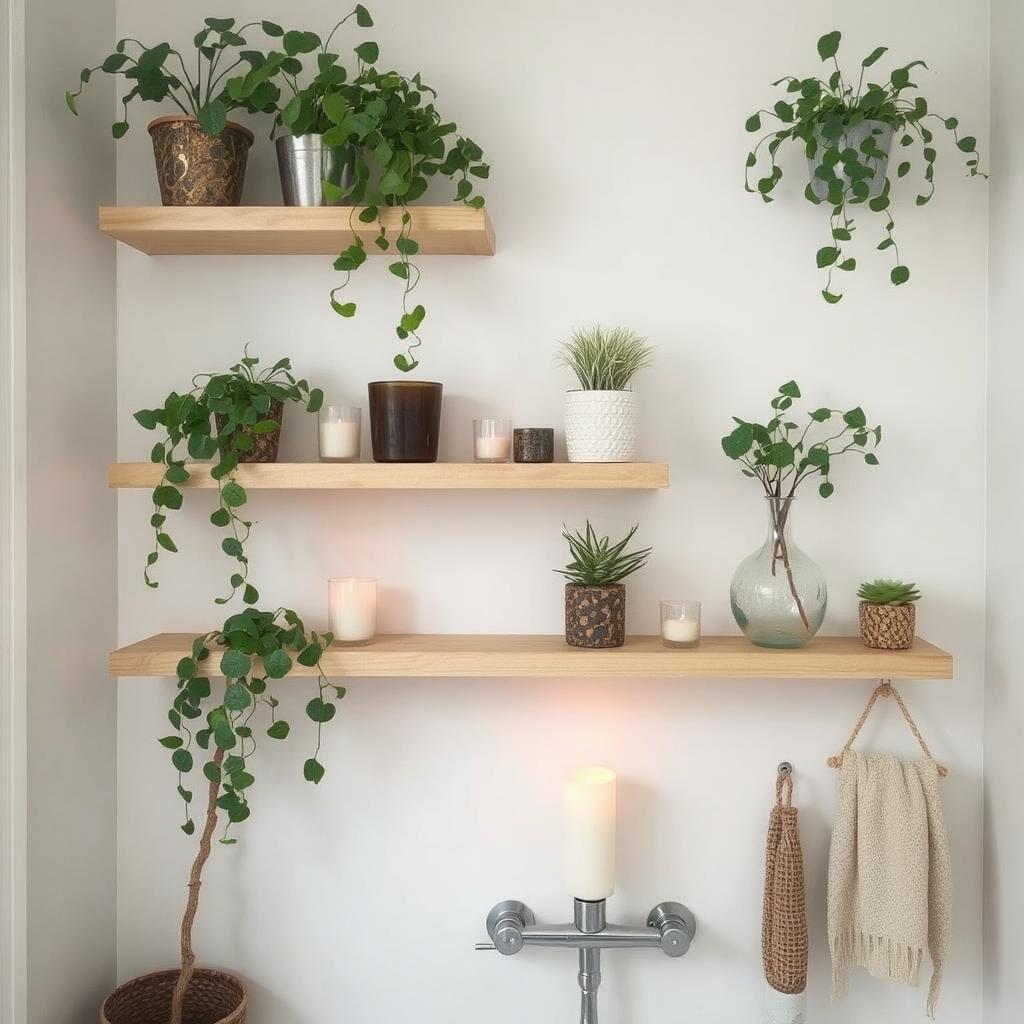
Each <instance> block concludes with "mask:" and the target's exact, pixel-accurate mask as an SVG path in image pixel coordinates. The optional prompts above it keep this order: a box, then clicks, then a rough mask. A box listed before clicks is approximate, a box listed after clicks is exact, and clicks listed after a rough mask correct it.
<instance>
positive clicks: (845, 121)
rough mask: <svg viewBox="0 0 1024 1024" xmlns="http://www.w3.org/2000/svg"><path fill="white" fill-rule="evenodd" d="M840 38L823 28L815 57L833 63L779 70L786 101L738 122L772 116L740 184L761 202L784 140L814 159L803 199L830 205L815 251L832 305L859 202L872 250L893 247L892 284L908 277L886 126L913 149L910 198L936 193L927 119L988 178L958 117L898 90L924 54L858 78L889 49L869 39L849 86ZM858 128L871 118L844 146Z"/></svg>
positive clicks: (846, 267)
mask: <svg viewBox="0 0 1024 1024" xmlns="http://www.w3.org/2000/svg"><path fill="white" fill-rule="evenodd" d="M841 38H842V37H841V35H840V33H839V32H829V33H828V34H827V35H824V36H822V37H821V39H819V40H818V55H819V56H820V57H821V59H822V60H823V61H825V62H826V63H830V64H831V65H832V66H834V70H832V71H831V72H830V73H829V76H828V78H827V79H822V78H818V77H816V76H811V77H809V78H797V77H794V76H792V75H786V76H785V77H783V78H780V79H779V80H778V81H776V82H774V83H773V85H775V86H776V87H779V86H784V87H785V92H786V95H787V96H788V97H789V99H788V100H781V99H780V100H779V101H778V102H777V103H776V104H775V105H774V107H773V108H772V109H771V110H763V109H762V110H759V111H757V113H755V114H753V115H752V116H751V117H749V118H748V119H747V122H746V130H747V131H748V132H752V133H753V132H760V131H761V130H762V117H768V118H774V119H775V120H776V121H777V122H778V123H777V125H776V127H775V128H773V129H771V130H770V131H768V132H767V134H765V135H763V136H762V137H761V138H760V139H759V140H758V142H757V144H756V145H755V146H754V148H753V150H752V151H751V152H750V153H748V154H747V161H746V172H745V182H746V190H747V191H748V192H756V193H757V194H758V195H760V196H761V198H762V199H763V200H764V202H766V203H770V202H772V193H773V192H774V191H775V189H776V188H777V187H778V184H779V182H780V181H782V168H781V167H780V166H779V164H778V162H777V157H778V152H779V149H780V147H781V146H782V145H783V144H794V145H796V146H798V147H799V148H800V150H801V151H802V152H803V153H804V154H805V155H806V157H807V159H808V160H809V161H811V163H812V166H813V177H814V179H815V181H816V182H817V183H818V188H817V190H815V188H814V187H813V186H811V185H808V186H807V188H806V189H805V191H804V196H805V198H806V199H807V200H808V201H809V202H811V203H814V204H815V205H820V204H822V203H824V204H825V205H826V206H827V207H829V209H830V215H829V232H830V238H829V242H828V245H826V246H824V247H822V248H820V249H818V252H817V256H816V263H817V266H818V268H819V269H820V270H824V271H825V272H826V275H827V276H826V280H825V287H824V288H823V289H822V293H821V294H822V297H823V298H824V300H825V301H826V302H827V303H829V304H835V303H837V302H839V300H840V299H841V298H842V297H843V296H842V294H841V293H839V292H834V291H833V290H832V278H833V274H834V273H835V271H836V270H839V271H841V272H844V273H848V272H850V271H852V270H854V269H856V266H857V263H856V260H855V259H853V258H852V257H849V258H846V257H844V255H843V252H844V250H843V247H842V243H843V242H849V241H851V240H852V239H853V235H854V232H855V231H856V230H857V225H856V223H855V221H854V216H853V215H854V212H855V209H854V208H855V207H857V206H861V205H865V204H866V205H867V207H868V209H869V210H870V211H871V212H872V213H877V214H879V215H880V216H881V218H882V221H883V230H884V232H885V236H884V237H883V238H882V240H881V241H880V242H879V243H878V245H877V248H878V249H879V250H881V251H885V250H888V249H891V250H892V253H891V256H892V259H893V266H892V269H891V271H890V274H889V277H890V280H891V281H892V283H893V284H894V285H900V284H905V283H906V282H907V281H909V280H910V269H909V268H908V267H907V266H905V265H904V264H903V263H902V262H901V260H900V252H899V246H898V245H897V244H896V240H895V238H894V237H893V230H894V228H895V226H896V225H895V221H894V219H893V215H892V211H891V200H892V196H891V190H892V180H893V178H892V175H891V171H890V170H888V165H887V156H886V153H885V152H884V150H883V149H882V148H881V147H880V146H879V145H878V138H879V136H880V135H882V134H883V132H884V131H885V130H887V129H890V128H891V129H892V130H893V131H894V132H895V135H896V137H897V138H898V140H899V146H900V148H901V149H905V150H906V151H907V155H908V156H909V155H911V154H912V152H913V149H914V147H916V148H917V149H918V150H919V152H920V164H921V168H922V177H923V180H924V186H923V191H922V192H921V193H920V194H919V195H918V196H917V200H916V203H917V205H918V206H924V205H925V204H926V203H928V202H929V200H930V199H931V197H932V195H933V193H934V191H935V185H934V173H935V159H936V151H935V149H934V148H933V146H932V143H933V141H934V133H933V131H932V130H931V128H929V127H928V123H930V122H933V121H938V122H939V127H940V128H944V129H945V130H947V131H948V132H950V133H951V134H952V136H953V141H954V143H955V144H956V147H957V149H958V150H959V151H960V152H961V153H963V154H965V156H966V164H967V173H968V174H969V175H970V176H971V177H976V176H978V175H981V176H982V177H987V175H986V174H984V173H983V172H982V171H981V169H980V166H979V158H978V153H977V144H976V140H975V139H974V137H973V136H969V135H968V136H961V135H960V134H959V132H958V127H959V122H958V121H957V119H956V118H955V117H944V116H942V115H939V114H936V113H934V112H933V111H931V110H930V108H929V105H928V101H927V100H926V99H925V98H924V97H923V96H920V95H915V96H914V98H913V101H911V100H910V99H909V98H908V96H907V95H906V94H907V93H908V92H911V91H914V90H916V89H917V85H916V83H915V82H913V81H912V80H911V74H912V72H913V71H914V69H915V68H924V69H927V65H926V64H925V62H924V61H923V60H914V61H911V62H910V63H909V64H905V65H903V66H902V67H898V68H896V69H895V70H893V71H892V72H891V73H890V75H889V77H888V79H887V80H885V81H882V82H873V81H870V80H868V81H865V75H866V74H867V72H868V69H869V68H871V67H873V66H874V65H875V63H876V62H877V61H878V60H879V58H880V57H881V56H882V55H883V54H884V53H886V51H887V47H884V46H879V47H876V48H875V49H874V50H872V51H871V53H869V54H868V55H867V56H866V57H865V58H864V59H863V60H862V61H861V63H860V70H859V74H858V78H857V86H856V88H854V87H853V85H851V84H850V80H848V79H846V78H845V77H844V76H843V73H842V70H841V69H840V67H839V62H838V60H837V58H836V54H837V53H838V51H839V43H840V39H841ZM864 126H869V128H870V131H869V134H868V135H867V137H866V138H865V140H864V142H863V143H861V144H860V145H859V146H858V147H857V148H854V147H853V146H851V145H850V144H849V139H848V136H849V134H850V133H851V132H854V131H856V130H860V131H863V130H864ZM762 147H764V148H765V151H766V152H767V159H768V166H767V167H765V166H764V160H763V155H762V153H761V150H762ZM883 167H886V168H887V169H886V172H885V174H884V175H883V176H882V185H881V187H880V189H879V190H878V192H877V194H872V189H871V181H872V179H873V178H874V176H875V174H876V172H878V171H879V170H880V169H881V168H883ZM910 170H911V162H910V160H908V159H903V160H901V161H900V162H899V163H898V165H897V168H896V175H895V177H896V178H903V177H905V176H906V175H907V174H908V173H909V172H910ZM752 181H754V184H753V185H752V184H751V182H752ZM820 192H825V193H826V195H825V197H824V198H822V197H821V196H820V195H819V194H818V193H820Z"/></svg>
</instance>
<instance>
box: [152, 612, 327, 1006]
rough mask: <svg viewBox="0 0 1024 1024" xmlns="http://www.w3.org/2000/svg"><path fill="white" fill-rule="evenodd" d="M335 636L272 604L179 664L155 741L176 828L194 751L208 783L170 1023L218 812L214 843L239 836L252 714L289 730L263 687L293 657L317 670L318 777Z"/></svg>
mask: <svg viewBox="0 0 1024 1024" xmlns="http://www.w3.org/2000/svg"><path fill="white" fill-rule="evenodd" d="M333 640H334V638H333V636H332V635H331V634H330V633H323V634H318V633H316V632H311V633H309V634H307V633H306V629H305V626H304V624H303V622H302V620H301V619H300V618H299V617H298V615H296V614H295V612H293V611H291V610H289V609H286V608H278V609H277V611H274V612H269V611H258V610H257V609H255V608H246V609H245V610H244V611H242V612H239V613H238V614H237V615H232V616H230V617H229V618H228V619H227V620H226V621H225V623H224V625H223V626H222V627H221V628H220V629H216V630H213V631H211V632H209V633H206V634H204V635H203V636H199V637H196V639H195V640H194V641H193V642H192V652H191V655H190V656H188V657H185V658H182V659H181V661H179V662H178V666H177V678H178V688H177V693H176V695H175V697H174V702H173V704H172V705H171V708H170V710H169V711H168V712H167V717H168V719H169V720H170V723H171V725H172V726H173V728H174V731H173V732H172V733H171V734H169V735H167V736H164V737H163V738H162V739H161V740H160V743H161V745H162V746H164V747H165V748H167V749H168V750H170V751H171V763H172V765H173V766H174V768H175V769H176V771H177V773H178V795H179V796H180V797H181V799H182V800H183V801H184V804H185V823H184V824H183V825H182V826H181V829H182V831H183V832H184V833H185V834H186V835H189V836H191V835H193V834H194V833H195V822H194V821H193V819H192V815H191V813H190V807H191V804H192V799H193V793H192V791H191V789H187V788H186V786H185V783H186V782H187V781H188V776H189V774H190V773H191V772H192V770H193V768H194V767H195V763H196V759H197V755H198V752H199V750H202V751H204V752H206V753H207V754H209V755H210V756H209V759H208V760H206V761H205V763H204V764H203V769H202V771H203V775H204V777H205V778H206V780H207V782H208V783H209V786H208V791H207V804H206V813H205V821H204V826H203V831H202V833H201V836H200V840H199V849H198V851H197V853H196V857H195V860H194V861H193V864H192V870H191V872H190V874H189V883H188V899H187V902H186V904H185V913H184V916H183V919H182V925H181V972H180V974H179V975H178V979H177V983H176V986H175V990H174V995H173V999H172V1004H171V1024H181V1019H182V1008H183V1005H184V997H185V993H186V991H187V989H188V986H189V982H190V981H191V979H192V975H193V972H194V968H195V959H196V958H195V953H194V951H193V949H192V927H193V924H194V923H195V917H196V912H197V910H198V908H199V890H200V886H201V884H202V872H203V868H204V866H205V865H206V861H207V859H208V858H209V856H210V850H211V845H212V840H213V833H214V830H215V829H216V827H217V814H218V811H223V812H224V813H225V814H226V815H227V823H226V825H225V828H224V834H223V835H222V836H221V839H220V842H221V843H222V844H224V845H232V844H234V843H235V842H236V840H235V839H234V837H232V836H230V835H229V830H230V828H231V826H232V825H234V824H238V823H240V822H243V821H245V820H246V819H247V818H248V817H249V815H250V805H249V791H250V787H251V786H252V785H253V784H254V783H255V781H256V779H255V777H254V775H253V774H252V771H251V768H252V758H253V755H254V754H255V752H256V750H257V747H258V739H257V736H258V730H257V728H256V720H257V715H259V714H260V713H263V714H265V715H266V717H267V718H269V723H268V724H267V727H266V730H265V731H266V735H267V736H268V737H269V738H270V739H273V740H284V739H285V738H286V737H287V736H288V735H289V733H290V731H291V729H290V726H289V723H288V722H287V721H286V720H284V719H282V718H279V717H278V713H277V712H278V707H279V702H278V700H277V698H276V697H274V696H273V695H272V693H271V692H270V686H271V683H272V682H274V681H276V680H278V679H283V678H284V677H285V676H287V675H288V673H289V672H290V671H291V670H292V667H293V665H294V663H295V662H296V661H297V662H298V663H299V664H300V665H302V666H304V667H305V668H307V669H313V670H315V679H316V686H317V693H316V696H314V697H313V698H312V699H311V700H310V701H309V703H308V704H307V705H306V717H307V718H308V719H309V720H310V721H311V722H313V723H314V724H315V726H316V734H315V735H316V748H315V750H314V752H313V754H312V756H311V757H309V758H308V759H307V760H306V762H305V765H304V766H303V776H304V778H305V779H306V781H307V782H312V783H314V784H316V783H319V782H320V780H321V779H322V778H323V777H324V772H325V769H324V767H323V765H322V764H321V763H320V760H319V757H320V739H321V730H322V728H323V725H324V723H326V722H329V721H331V719H332V718H334V716H335V713H336V712H337V706H336V702H337V701H340V700H341V699H342V698H343V697H344V696H345V688H344V687H342V686H335V685H334V684H332V683H330V682H329V681H328V679H327V678H326V676H325V675H324V672H323V669H322V668H321V665H320V660H321V658H322V656H323V652H324V651H325V650H327V648H329V647H330V646H331V644H332V643H333ZM215 652H219V653H220V660H219V663H218V666H217V669H216V670H214V671H216V672H218V673H219V674H220V675H222V676H224V683H223V688H220V687H219V686H218V690H217V693H216V696H214V695H213V694H214V690H213V686H212V684H211V682H210V678H209V676H208V675H207V674H206V673H207V672H209V671H210V667H209V666H210V662H211V660H212V659H211V656H212V655H213V654H214V653H215ZM204 716H205V718H204ZM200 719H204V723H205V724H204V725H203V726H202V727H201V728H196V729H195V730H194V731H193V728H191V727H190V726H189V723H190V722H197V721H198V720H200ZM211 747H212V752H211Z"/></svg>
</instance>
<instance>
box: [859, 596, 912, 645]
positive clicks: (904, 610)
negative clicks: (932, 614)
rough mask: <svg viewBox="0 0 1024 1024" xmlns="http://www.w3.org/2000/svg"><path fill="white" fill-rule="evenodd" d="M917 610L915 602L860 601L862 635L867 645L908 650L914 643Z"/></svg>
mask: <svg viewBox="0 0 1024 1024" xmlns="http://www.w3.org/2000/svg"><path fill="white" fill-rule="evenodd" d="M916 621H917V611H916V610H915V608H914V605H913V604H872V603H871V602H870V601H861V603H860V635H861V637H862V638H863V640H864V644H865V646H867V647H876V648H878V649H879V650H883V651H907V650H909V649H910V648H911V647H913V645H914V626H915V624H916Z"/></svg>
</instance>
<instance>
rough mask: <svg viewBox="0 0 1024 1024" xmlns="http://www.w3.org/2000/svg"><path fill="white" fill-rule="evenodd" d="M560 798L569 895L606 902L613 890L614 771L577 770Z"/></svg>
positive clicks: (579, 898)
mask: <svg viewBox="0 0 1024 1024" xmlns="http://www.w3.org/2000/svg"><path fill="white" fill-rule="evenodd" d="M563 799H564V808H565V873H566V883H567V885H568V887H569V895H570V896H572V897H573V898H574V899H577V900H605V899H607V898H608V897H609V896H611V894H612V893H613V892H614V891H615V772H613V771H611V769H609V768H597V767H589V768H579V769H577V770H576V771H574V772H573V773H572V774H571V775H570V776H569V778H568V779H567V780H566V783H565V789H564V794H563Z"/></svg>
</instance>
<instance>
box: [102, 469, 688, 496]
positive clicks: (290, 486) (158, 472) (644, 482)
mask: <svg viewBox="0 0 1024 1024" xmlns="http://www.w3.org/2000/svg"><path fill="white" fill-rule="evenodd" d="M187 467H188V471H189V473H191V474H192V476H191V479H190V480H189V481H188V482H187V483H186V484H185V485H184V486H186V487H216V486H217V481H216V480H214V479H213V477H212V476H211V475H210V463H193V462H190V463H187ZM162 475H163V466H161V465H160V464H159V463H153V462H114V463H111V464H110V465H109V466H108V467H107V486H108V487H156V485H157V484H159V483H160V479H161V476H162ZM232 475H233V476H234V478H235V480H237V481H238V483H240V484H241V485H242V486H243V487H246V488H252V489H257V490H304V491H323V490H366V491H373V490H379V491H392V490H412V489H420V490H435V491H452V490H457V491H463V490H481V491H485V490H550V491H555V490H591V491H593V490H653V489H655V488H660V487H668V465H667V464H666V463H664V462H547V463H516V462H422V463H418V462H391V463H387V462H245V463H242V464H241V465H240V466H238V467H237V468H236V469H235V471H234V473H233V474H232Z"/></svg>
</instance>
